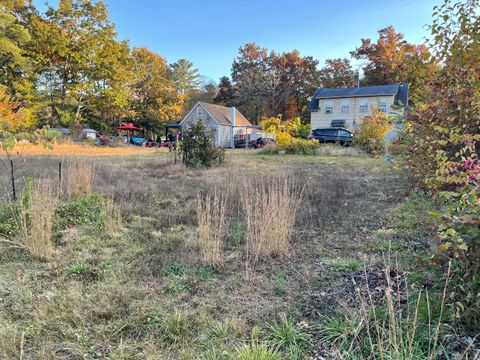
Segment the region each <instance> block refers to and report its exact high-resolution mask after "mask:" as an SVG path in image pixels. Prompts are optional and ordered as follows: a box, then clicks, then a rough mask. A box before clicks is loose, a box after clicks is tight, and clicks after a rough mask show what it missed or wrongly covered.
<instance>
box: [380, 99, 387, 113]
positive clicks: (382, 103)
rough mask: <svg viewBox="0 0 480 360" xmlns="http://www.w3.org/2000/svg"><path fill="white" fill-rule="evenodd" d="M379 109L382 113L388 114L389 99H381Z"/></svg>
mask: <svg viewBox="0 0 480 360" xmlns="http://www.w3.org/2000/svg"><path fill="white" fill-rule="evenodd" d="M378 108H379V109H380V111H381V112H384V113H386V112H387V99H385V98H381V99H380V100H379V105H378Z"/></svg>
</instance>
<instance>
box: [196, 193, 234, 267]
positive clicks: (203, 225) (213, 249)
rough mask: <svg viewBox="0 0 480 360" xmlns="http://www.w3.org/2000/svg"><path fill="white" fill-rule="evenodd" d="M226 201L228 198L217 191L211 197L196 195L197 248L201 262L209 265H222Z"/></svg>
mask: <svg viewBox="0 0 480 360" xmlns="http://www.w3.org/2000/svg"><path fill="white" fill-rule="evenodd" d="M227 200H228V196H227V195H226V194H225V193H223V192H221V191H219V190H215V191H214V193H213V195H212V194H206V195H205V196H202V195H201V194H197V221H198V247H199V248H200V253H201V255H202V260H203V261H204V262H205V263H206V264H209V265H214V266H218V265H220V264H221V263H222V249H223V240H224V237H225V234H226V231H227V219H226V208H227Z"/></svg>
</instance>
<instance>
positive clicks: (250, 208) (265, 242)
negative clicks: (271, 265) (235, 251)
mask: <svg viewBox="0 0 480 360" xmlns="http://www.w3.org/2000/svg"><path fill="white" fill-rule="evenodd" d="M241 185H242V186H241V190H240V202H241V205H242V208H243V214H244V218H245V226H246V230H245V240H246V244H245V251H246V260H247V263H252V264H253V263H255V262H257V261H258V260H259V259H260V258H262V257H265V256H271V255H286V254H287V252H288V245H289V242H290V239H291V237H292V232H293V226H294V224H295V217H296V214H297V211H298V208H299V206H300V202H301V200H302V197H303V194H304V191H305V186H303V187H302V186H299V185H298V184H297V183H296V182H295V181H294V179H293V178H292V177H291V176H259V177H254V178H245V179H243V182H242V184H241Z"/></svg>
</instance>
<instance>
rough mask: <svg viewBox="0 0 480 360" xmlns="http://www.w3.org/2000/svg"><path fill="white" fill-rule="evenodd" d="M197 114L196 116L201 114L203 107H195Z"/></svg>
mask: <svg viewBox="0 0 480 360" xmlns="http://www.w3.org/2000/svg"><path fill="white" fill-rule="evenodd" d="M197 116H198V117H201V116H203V109H202V107H201V106H199V107H197Z"/></svg>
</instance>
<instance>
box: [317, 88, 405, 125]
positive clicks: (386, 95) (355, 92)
mask: <svg viewBox="0 0 480 360" xmlns="http://www.w3.org/2000/svg"><path fill="white" fill-rule="evenodd" d="M407 103H408V85H407V84H395V85H380V86H366V87H356V88H337V89H328V88H318V89H317V90H316V91H315V94H314V95H313V97H312V99H311V101H310V104H309V106H308V110H309V111H310V116H311V117H310V121H311V125H312V129H318V128H328V127H345V128H347V129H354V128H356V127H357V126H358V125H359V123H360V122H361V121H362V119H363V118H364V117H368V116H370V115H371V114H372V111H373V110H374V109H375V108H379V109H380V110H381V111H383V112H385V113H388V114H391V115H395V116H403V114H404V109H405V107H406V106H407Z"/></svg>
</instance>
